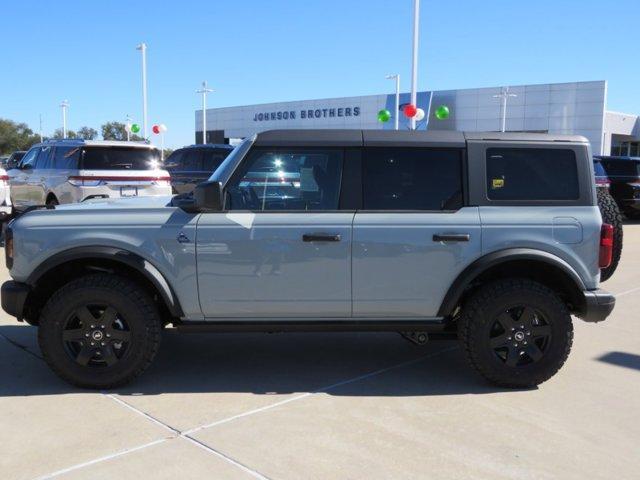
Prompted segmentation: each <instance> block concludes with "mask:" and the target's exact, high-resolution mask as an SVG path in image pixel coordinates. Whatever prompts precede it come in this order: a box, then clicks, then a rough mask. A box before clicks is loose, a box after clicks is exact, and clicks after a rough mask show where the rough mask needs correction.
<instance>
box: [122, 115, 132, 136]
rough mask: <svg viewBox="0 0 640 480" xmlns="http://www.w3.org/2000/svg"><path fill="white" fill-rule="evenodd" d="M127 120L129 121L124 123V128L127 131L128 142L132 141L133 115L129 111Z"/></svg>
mask: <svg viewBox="0 0 640 480" xmlns="http://www.w3.org/2000/svg"><path fill="white" fill-rule="evenodd" d="M126 122H127V123H125V124H124V129H125V131H126V132H127V142H130V141H131V115H129V114H128V113H127V119H126Z"/></svg>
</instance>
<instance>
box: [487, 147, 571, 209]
mask: <svg viewBox="0 0 640 480" xmlns="http://www.w3.org/2000/svg"><path fill="white" fill-rule="evenodd" d="M579 196H580V191H579V187H578V168H577V165H576V155H575V153H574V152H573V150H563V149H557V148H489V149H487V197H488V198H489V199H490V200H534V201H535V200H577V199H578V198H579Z"/></svg>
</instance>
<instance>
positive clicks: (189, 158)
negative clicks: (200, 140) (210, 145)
mask: <svg viewBox="0 0 640 480" xmlns="http://www.w3.org/2000/svg"><path fill="white" fill-rule="evenodd" d="M201 159H202V150H200V149H199V148H190V149H189V150H185V152H184V156H183V157H182V167H181V168H180V170H183V171H185V172H198V171H200V170H202V162H201Z"/></svg>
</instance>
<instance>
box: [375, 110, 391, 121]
mask: <svg viewBox="0 0 640 480" xmlns="http://www.w3.org/2000/svg"><path fill="white" fill-rule="evenodd" d="M390 118H391V112H390V111H389V110H386V109H384V110H380V111H379V112H378V121H379V122H382V123H386V122H388V121H389V119H390Z"/></svg>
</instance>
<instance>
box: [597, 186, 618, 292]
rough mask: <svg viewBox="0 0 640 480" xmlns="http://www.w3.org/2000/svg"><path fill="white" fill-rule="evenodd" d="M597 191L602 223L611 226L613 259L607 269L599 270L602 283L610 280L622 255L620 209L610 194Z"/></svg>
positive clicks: (602, 190)
mask: <svg viewBox="0 0 640 480" xmlns="http://www.w3.org/2000/svg"><path fill="white" fill-rule="evenodd" d="M597 191H598V207H600V214H601V215H602V221H603V222H604V223H608V224H610V225H612V226H613V258H612V260H611V265H609V266H608V267H607V268H602V269H600V280H601V281H602V282H604V281H605V280H608V279H609V278H611V276H612V275H613V273H614V272H615V271H616V269H617V268H618V263H619V262H620V256H621V255H622V235H623V232H622V215H621V214H620V209H619V208H618V205H617V204H616V201H615V200H614V199H613V197H612V196H611V194H610V193H609V192H608V191H606V190H604V189H600V188H599V189H597Z"/></svg>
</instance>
